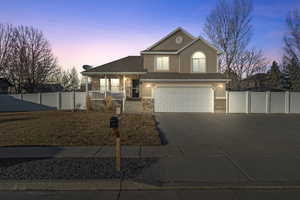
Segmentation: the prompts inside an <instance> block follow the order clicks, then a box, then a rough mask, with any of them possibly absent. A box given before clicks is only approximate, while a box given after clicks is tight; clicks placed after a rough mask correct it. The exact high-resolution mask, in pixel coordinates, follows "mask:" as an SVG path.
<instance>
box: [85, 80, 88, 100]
mask: <svg viewBox="0 0 300 200" xmlns="http://www.w3.org/2000/svg"><path fill="white" fill-rule="evenodd" d="M85 93H86V97H87V96H88V95H89V77H88V76H85Z"/></svg>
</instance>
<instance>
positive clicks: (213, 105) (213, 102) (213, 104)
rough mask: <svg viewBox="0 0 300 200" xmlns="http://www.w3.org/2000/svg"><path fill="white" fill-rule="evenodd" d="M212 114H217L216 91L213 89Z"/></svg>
mask: <svg viewBox="0 0 300 200" xmlns="http://www.w3.org/2000/svg"><path fill="white" fill-rule="evenodd" d="M212 107H213V110H212V113H215V89H213V88H212Z"/></svg>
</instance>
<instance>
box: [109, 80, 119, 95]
mask: <svg viewBox="0 0 300 200" xmlns="http://www.w3.org/2000/svg"><path fill="white" fill-rule="evenodd" d="M110 83H111V92H120V79H118V78H112V79H110Z"/></svg>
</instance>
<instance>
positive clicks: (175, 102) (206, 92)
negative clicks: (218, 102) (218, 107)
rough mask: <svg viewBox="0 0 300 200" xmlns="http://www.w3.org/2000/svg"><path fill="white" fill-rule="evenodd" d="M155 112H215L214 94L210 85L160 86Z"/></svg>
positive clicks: (155, 92)
mask: <svg viewBox="0 0 300 200" xmlns="http://www.w3.org/2000/svg"><path fill="white" fill-rule="evenodd" d="M154 111H155V112H213V111H214V95H213V90H212V88H209V87H158V88H156V89H155V90H154Z"/></svg>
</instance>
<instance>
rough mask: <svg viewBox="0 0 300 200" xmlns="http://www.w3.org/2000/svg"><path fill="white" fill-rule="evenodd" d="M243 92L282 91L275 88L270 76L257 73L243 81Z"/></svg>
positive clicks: (241, 86)
mask: <svg viewBox="0 0 300 200" xmlns="http://www.w3.org/2000/svg"><path fill="white" fill-rule="evenodd" d="M240 88H241V90H249V91H257V92H264V91H282V90H280V89H278V88H273V87H272V84H271V82H270V77H269V74H265V73H257V74H254V75H252V76H250V77H248V78H246V79H243V80H242V81H241V83H240Z"/></svg>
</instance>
